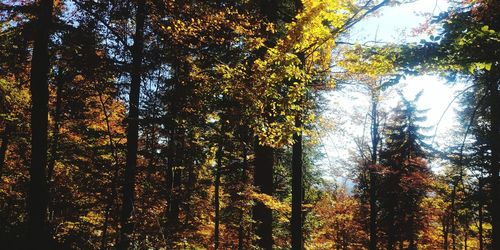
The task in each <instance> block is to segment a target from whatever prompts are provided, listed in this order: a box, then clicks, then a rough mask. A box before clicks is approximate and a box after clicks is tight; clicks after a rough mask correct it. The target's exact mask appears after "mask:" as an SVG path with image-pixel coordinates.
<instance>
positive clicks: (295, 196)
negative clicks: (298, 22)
mask: <svg viewBox="0 0 500 250" xmlns="http://www.w3.org/2000/svg"><path fill="white" fill-rule="evenodd" d="M303 7H304V6H303V5H302V1H301V0H295V14H298V13H299V12H301V11H302V9H303ZM298 57H299V59H300V62H301V63H302V66H301V67H303V66H304V63H305V57H304V54H303V53H299V54H298ZM297 105H299V106H300V105H302V100H298V101H297ZM295 127H296V128H298V129H302V117H301V116H300V114H298V115H296V116H295ZM302 153H303V150H302V132H300V131H299V132H296V133H295V134H294V135H293V145H292V220H291V227H292V228H291V230H292V250H300V249H302V248H303V239H302V238H303V237H302V236H303V235H302V223H303V219H302V199H303V197H302V192H303V182H302V175H303V174H302V170H303V169H302V165H303V162H302Z"/></svg>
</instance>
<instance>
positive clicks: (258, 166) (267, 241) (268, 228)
mask: <svg viewBox="0 0 500 250" xmlns="http://www.w3.org/2000/svg"><path fill="white" fill-rule="evenodd" d="M273 167H274V149H273V148H271V147H269V146H263V145H260V144H259V142H258V139H256V142H255V168H254V186H255V187H256V188H257V190H258V191H259V192H261V193H263V194H267V195H272V194H273V172H274V171H273ZM253 220H254V221H255V228H256V230H255V233H256V234H257V237H259V239H258V240H257V246H258V247H259V248H261V249H264V250H271V249H272V248H273V228H272V225H273V213H272V210H271V209H270V208H269V207H267V206H266V205H264V203H262V202H260V201H257V202H255V205H254V207H253Z"/></svg>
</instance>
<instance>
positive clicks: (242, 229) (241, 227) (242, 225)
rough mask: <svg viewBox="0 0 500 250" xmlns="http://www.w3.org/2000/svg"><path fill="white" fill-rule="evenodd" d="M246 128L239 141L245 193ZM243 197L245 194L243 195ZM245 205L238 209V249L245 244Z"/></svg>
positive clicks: (246, 169) (246, 184)
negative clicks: (241, 148) (241, 150)
mask: <svg viewBox="0 0 500 250" xmlns="http://www.w3.org/2000/svg"><path fill="white" fill-rule="evenodd" d="M247 135H248V129H245V128H243V129H242V131H241V132H240V136H241V141H242V143H241V144H242V147H243V152H242V153H243V154H242V158H243V169H242V172H241V175H242V176H241V181H242V183H243V188H242V190H241V192H242V193H245V192H246V190H247V187H248V186H249V183H248V179H249V178H248V159H247V158H248V151H247V142H248V136H247ZM243 199H245V196H243ZM246 209H247V206H245V205H242V207H241V211H240V218H239V221H240V225H239V227H238V250H243V249H244V246H245V221H244V218H245V217H244V216H245V212H246Z"/></svg>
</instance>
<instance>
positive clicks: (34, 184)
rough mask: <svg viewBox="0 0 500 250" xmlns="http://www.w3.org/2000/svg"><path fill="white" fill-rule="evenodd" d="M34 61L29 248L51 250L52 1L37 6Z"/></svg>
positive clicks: (31, 87)
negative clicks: (49, 152)
mask: <svg viewBox="0 0 500 250" xmlns="http://www.w3.org/2000/svg"><path fill="white" fill-rule="evenodd" d="M37 7H38V8H37V12H38V13H37V20H36V27H37V28H36V29H35V41H34V47H33V57H32V60H31V84H30V90H31V101H32V103H31V167H30V170H29V173H30V181H29V189H28V216H29V225H30V226H29V227H30V228H29V237H30V240H29V243H28V244H29V245H30V248H31V249H48V245H49V235H48V230H47V228H46V220H47V194H48V190H47V178H46V168H47V147H48V145H47V136H48V133H47V128H48V100H49V84H48V74H49V71H50V63H49V37H50V30H49V29H50V27H51V24H52V9H53V1H52V0H41V1H40V2H39V4H38V6H37Z"/></svg>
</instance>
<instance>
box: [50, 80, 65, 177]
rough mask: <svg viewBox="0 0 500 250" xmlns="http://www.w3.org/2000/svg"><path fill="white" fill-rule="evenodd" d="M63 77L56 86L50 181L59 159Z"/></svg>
mask: <svg viewBox="0 0 500 250" xmlns="http://www.w3.org/2000/svg"><path fill="white" fill-rule="evenodd" d="M62 86H63V82H62V79H59V80H58V82H57V86H56V88H57V89H56V108H55V112H54V127H53V129H52V137H53V138H52V142H51V148H50V161H49V163H48V167H47V180H48V181H49V183H50V182H51V180H52V176H53V174H54V165H55V163H56V161H57V159H58V153H57V151H58V148H59V127H60V123H61V105H62V103H61V102H62Z"/></svg>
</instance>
